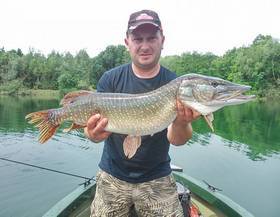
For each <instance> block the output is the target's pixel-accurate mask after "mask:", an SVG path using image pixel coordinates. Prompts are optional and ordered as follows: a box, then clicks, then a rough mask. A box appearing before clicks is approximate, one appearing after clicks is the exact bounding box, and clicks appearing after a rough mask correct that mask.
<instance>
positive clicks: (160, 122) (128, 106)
mask: <svg viewBox="0 0 280 217" xmlns="http://www.w3.org/2000/svg"><path fill="white" fill-rule="evenodd" d="M249 89H250V87H249V86H246V85H239V84H235V83H232V82H229V81H226V80H223V79H221V78H217V77H210V76H203V75H199V74H187V75H184V76H181V77H178V78H176V79H174V80H173V81H171V82H169V83H168V84H166V85H164V86H162V87H160V88H158V89H156V90H154V91H151V92H148V93H142V94H125V93H94V92H90V91H77V92H72V93H69V94H67V95H66V96H65V97H64V98H63V100H62V104H63V107H62V108H58V109H50V110H45V111H38V112H33V113H30V114H28V115H27V116H26V119H30V120H29V123H31V124H36V126H37V127H38V128H39V131H40V137H39V141H40V142H41V143H43V142H46V141H47V140H48V139H49V138H51V137H52V135H53V134H54V133H55V132H56V129H57V128H58V127H59V126H60V124H61V123H62V122H64V121H72V122H73V124H72V126H71V127H70V128H69V129H65V130H64V131H65V132H68V131H70V130H72V129H77V128H83V127H86V124H87V121H88V119H89V118H90V117H91V116H92V115H93V114H100V115H101V116H102V117H105V118H108V124H107V126H106V128H105V130H107V131H110V132H114V133H120V134H125V135H128V136H126V137H125V139H124V143H123V148H124V153H125V155H126V156H127V157H128V158H131V157H133V156H134V154H135V153H136V151H137V149H138V148H139V147H140V145H141V136H144V135H153V134H155V133H157V132H159V131H161V130H163V129H165V128H167V127H168V125H170V124H171V123H172V122H173V121H174V120H175V118H176V115H177V111H176V102H177V99H179V100H180V101H181V102H182V103H183V104H184V105H185V106H188V107H190V108H192V109H194V110H196V111H198V112H199V113H201V114H202V115H203V117H204V118H205V120H206V122H207V124H208V125H209V127H210V128H211V129H212V130H214V128H213V125H212V121H213V115H212V113H213V112H215V111H217V110H218V109H221V108H222V107H224V106H229V105H236V104H241V103H246V102H249V101H251V100H252V99H254V96H250V95H249V96H246V95H242V94H243V92H245V91H247V90H249Z"/></svg>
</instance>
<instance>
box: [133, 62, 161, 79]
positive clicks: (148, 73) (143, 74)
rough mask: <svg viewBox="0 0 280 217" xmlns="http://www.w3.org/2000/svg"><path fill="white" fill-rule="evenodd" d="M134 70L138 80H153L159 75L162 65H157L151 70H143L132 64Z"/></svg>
mask: <svg viewBox="0 0 280 217" xmlns="http://www.w3.org/2000/svg"><path fill="white" fill-rule="evenodd" d="M132 70H133V72H134V74H135V75H136V76H137V77H138V78H153V77H155V76H156V75H157V74H158V73H159V70H160V64H157V65H155V66H154V67H153V68H150V69H142V68H139V67H137V66H136V65H135V64H133V63H132Z"/></svg>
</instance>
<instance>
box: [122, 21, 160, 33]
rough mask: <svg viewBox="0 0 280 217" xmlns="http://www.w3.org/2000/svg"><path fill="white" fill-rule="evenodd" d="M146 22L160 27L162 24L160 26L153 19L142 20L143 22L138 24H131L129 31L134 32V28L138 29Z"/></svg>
mask: <svg viewBox="0 0 280 217" xmlns="http://www.w3.org/2000/svg"><path fill="white" fill-rule="evenodd" d="M144 24H151V25H153V26H155V27H158V28H160V26H159V25H158V24H156V23H154V22H153V21H149V20H145V21H141V22H139V23H137V24H136V25H134V26H130V27H129V28H128V31H130V32H132V31H133V30H135V29H137V28H138V27H139V26H142V25H144Z"/></svg>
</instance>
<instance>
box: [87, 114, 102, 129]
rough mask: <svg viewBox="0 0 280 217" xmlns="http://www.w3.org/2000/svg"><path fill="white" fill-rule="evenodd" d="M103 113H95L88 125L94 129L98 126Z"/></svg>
mask: <svg viewBox="0 0 280 217" xmlns="http://www.w3.org/2000/svg"><path fill="white" fill-rule="evenodd" d="M100 118H101V115H100V114H95V115H93V116H91V117H90V118H89V120H88V122H87V127H88V128H90V129H93V128H95V127H96V125H97V122H98V121H99V120H100Z"/></svg>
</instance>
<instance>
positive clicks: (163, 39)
mask: <svg viewBox="0 0 280 217" xmlns="http://www.w3.org/2000/svg"><path fill="white" fill-rule="evenodd" d="M164 41H165V36H164V35H163V36H162V45H161V49H163V45H164Z"/></svg>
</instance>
